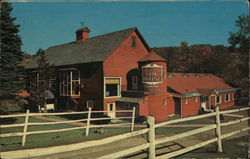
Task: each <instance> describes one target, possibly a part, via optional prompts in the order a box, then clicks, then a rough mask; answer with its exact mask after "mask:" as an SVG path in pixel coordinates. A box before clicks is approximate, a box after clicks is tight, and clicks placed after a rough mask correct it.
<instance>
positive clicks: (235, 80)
mask: <svg viewBox="0 0 250 159" xmlns="http://www.w3.org/2000/svg"><path fill="white" fill-rule="evenodd" d="M236 26H237V28H238V31H237V32H229V37H228V43H229V44H230V46H229V47H225V46H223V45H217V46H212V45H210V44H195V45H189V44H188V42H186V41H182V42H181V44H180V46H178V47H161V48H152V50H153V51H155V52H156V53H158V54H159V55H160V56H162V57H164V58H166V60H167V64H168V72H180V73H211V74H214V75H216V76H219V77H221V78H223V79H224V80H225V82H227V83H229V84H230V85H232V86H233V87H239V88H241V89H242V90H241V95H242V96H245V97H247V96H248V94H249V89H248V88H249V77H248V74H249V69H248V68H249V67H248V61H249V41H250V38H249V37H250V36H249V16H245V15H241V16H239V17H238V19H237V20H236Z"/></svg>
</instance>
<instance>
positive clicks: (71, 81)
mask: <svg viewBox="0 0 250 159" xmlns="http://www.w3.org/2000/svg"><path fill="white" fill-rule="evenodd" d="M73 70H77V71H78V74H79V78H78V80H72V71H73ZM62 71H70V94H64V92H63V94H62V93H61V83H63V85H65V84H64V82H61V79H60V77H59V93H60V96H66V97H69V96H70V97H79V96H80V95H81V91H79V94H78V95H73V94H72V87H73V85H72V83H73V81H74V82H78V83H79V84H81V81H80V70H78V69H69V70H66V69H65V70H62ZM59 74H60V73H59ZM63 89H64V88H63Z"/></svg>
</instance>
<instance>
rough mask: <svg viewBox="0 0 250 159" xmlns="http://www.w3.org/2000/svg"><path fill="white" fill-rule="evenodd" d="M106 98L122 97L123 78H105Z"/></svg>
mask: <svg viewBox="0 0 250 159" xmlns="http://www.w3.org/2000/svg"><path fill="white" fill-rule="evenodd" d="M104 89H105V90H104V91H105V97H119V96H121V78H119V77H110V78H109V77H105V78H104Z"/></svg>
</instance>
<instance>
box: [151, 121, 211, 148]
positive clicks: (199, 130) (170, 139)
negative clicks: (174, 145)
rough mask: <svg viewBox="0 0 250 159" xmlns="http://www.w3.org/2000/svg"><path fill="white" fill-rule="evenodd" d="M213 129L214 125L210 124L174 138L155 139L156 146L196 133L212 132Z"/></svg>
mask: <svg viewBox="0 0 250 159" xmlns="http://www.w3.org/2000/svg"><path fill="white" fill-rule="evenodd" d="M215 128H216V125H215V124H211V125H208V126H204V127H202V128H198V129H195V130H191V131H187V132H183V133H180V134H176V135H174V136H170V137H164V138H160V139H157V140H156V144H162V143H165V142H170V141H173V140H177V139H180V138H184V137H187V136H191V135H195V134H197V133H201V132H204V131H208V130H212V129H215ZM166 129H167V128H166Z"/></svg>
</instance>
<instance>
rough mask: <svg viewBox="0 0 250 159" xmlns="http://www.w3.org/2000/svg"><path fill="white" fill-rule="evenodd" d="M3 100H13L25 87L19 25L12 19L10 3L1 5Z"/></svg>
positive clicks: (0, 86)
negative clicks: (21, 64)
mask: <svg viewBox="0 0 250 159" xmlns="http://www.w3.org/2000/svg"><path fill="white" fill-rule="evenodd" d="M0 10H1V13H0V14H1V21H0V26H1V29H0V31H1V32H0V33H1V38H0V41H1V55H0V59H1V65H0V66H1V68H0V70H1V82H0V88H1V94H0V96H1V99H13V98H14V97H15V93H18V92H20V91H21V90H22V89H23V87H24V74H23V67H22V66H19V64H20V63H21V61H22V54H23V53H22V51H21V45H22V42H21V38H20V36H19V35H18V32H19V25H17V24H15V23H14V21H15V19H16V18H13V17H11V11H12V7H11V5H10V4H9V3H6V2H3V3H1V8H0Z"/></svg>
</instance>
